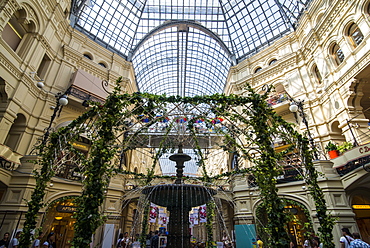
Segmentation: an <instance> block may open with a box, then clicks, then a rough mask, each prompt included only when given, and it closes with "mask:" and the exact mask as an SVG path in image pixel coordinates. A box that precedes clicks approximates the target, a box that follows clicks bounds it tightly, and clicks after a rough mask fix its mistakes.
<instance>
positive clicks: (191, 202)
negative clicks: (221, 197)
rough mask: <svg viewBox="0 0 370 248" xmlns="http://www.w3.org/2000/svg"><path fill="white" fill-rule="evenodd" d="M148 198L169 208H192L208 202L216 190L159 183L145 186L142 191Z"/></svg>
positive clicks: (200, 186) (198, 186) (189, 185)
mask: <svg viewBox="0 0 370 248" xmlns="http://www.w3.org/2000/svg"><path fill="white" fill-rule="evenodd" d="M142 193H143V194H145V195H147V196H148V200H150V201H151V202H153V203H155V204H156V205H159V206H162V207H169V208H176V207H181V208H192V207H196V206H200V205H203V204H206V203H207V202H209V201H210V200H211V198H212V196H214V195H216V193H217V192H216V190H214V189H211V188H207V187H205V186H202V185H194V184H161V185H156V186H151V187H147V188H145V189H144V190H143V191H142Z"/></svg>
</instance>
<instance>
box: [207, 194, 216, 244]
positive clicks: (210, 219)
mask: <svg viewBox="0 0 370 248" xmlns="http://www.w3.org/2000/svg"><path fill="white" fill-rule="evenodd" d="M215 208H216V205H215V202H214V201H213V200H212V201H209V202H207V204H206V209H207V222H206V230H207V242H206V248H213V247H214V246H213V243H214V241H213V223H214V220H215Z"/></svg>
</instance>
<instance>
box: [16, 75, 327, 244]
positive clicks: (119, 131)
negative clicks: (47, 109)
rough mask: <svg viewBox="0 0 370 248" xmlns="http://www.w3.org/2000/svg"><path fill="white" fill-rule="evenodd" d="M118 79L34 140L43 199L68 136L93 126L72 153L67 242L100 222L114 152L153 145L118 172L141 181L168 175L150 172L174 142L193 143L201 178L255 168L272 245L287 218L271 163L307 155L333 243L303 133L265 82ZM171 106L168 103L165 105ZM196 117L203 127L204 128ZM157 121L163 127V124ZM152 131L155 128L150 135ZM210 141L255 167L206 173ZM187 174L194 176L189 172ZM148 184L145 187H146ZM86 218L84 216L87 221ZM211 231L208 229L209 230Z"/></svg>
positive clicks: (82, 238) (33, 206)
mask: <svg viewBox="0 0 370 248" xmlns="http://www.w3.org/2000/svg"><path fill="white" fill-rule="evenodd" d="M120 83H121V79H120V80H118V81H117V84H116V88H115V91H114V92H113V93H112V94H111V95H110V96H109V97H108V98H107V100H106V102H105V104H103V105H101V103H96V104H94V106H93V107H92V108H91V109H90V110H89V111H87V112H86V113H84V114H83V115H82V116H80V117H79V118H77V119H76V120H74V121H73V122H72V123H71V124H70V125H68V127H66V128H62V129H60V130H59V131H57V132H55V133H52V134H51V135H50V136H49V140H48V141H47V142H46V143H44V144H41V145H40V146H39V147H38V151H39V152H40V157H41V158H42V159H41V160H39V161H38V165H39V167H40V168H41V170H40V172H38V174H37V175H39V176H38V177H37V178H39V180H37V183H36V187H35V192H34V193H33V196H32V199H42V197H43V196H44V195H45V192H44V190H45V183H46V182H47V181H48V180H50V179H51V177H52V176H53V173H54V172H55V168H56V167H57V166H58V165H59V164H61V163H63V162H64V159H65V158H66V156H67V155H68V154H69V153H71V152H74V151H75V150H74V148H73V146H72V145H71V141H73V140H75V139H76V138H77V137H78V136H79V135H80V133H85V132H86V130H91V137H92V140H94V143H93V144H92V149H91V154H90V155H91V156H90V157H88V158H84V157H82V156H77V157H76V162H81V165H82V167H81V168H82V169H83V170H84V175H86V177H84V180H83V192H82V195H83V197H80V198H79V201H78V204H79V208H78V209H77V212H76V220H77V222H76V224H75V228H76V237H78V238H77V239H75V240H74V241H73V242H74V245H75V246H79V247H80V246H83V244H88V243H89V242H90V240H91V235H92V233H93V232H94V231H95V230H96V228H98V226H99V225H100V224H101V222H100V220H101V218H100V216H101V215H100V212H99V211H100V208H101V204H102V203H103V200H104V194H105V193H104V191H105V190H106V187H107V185H108V184H109V180H110V177H111V176H112V173H113V172H114V171H115V164H112V163H111V161H112V160H113V158H117V156H119V155H120V154H121V153H122V152H126V151H128V150H132V149H134V148H145V147H146V148H150V149H151V148H153V147H156V148H157V150H156V153H155V154H152V155H151V156H152V157H151V158H152V165H151V166H150V167H149V168H148V170H147V173H146V174H143V173H139V174H135V173H133V172H132V171H125V170H123V171H120V172H121V173H123V174H126V175H128V176H132V177H135V178H139V179H142V181H141V182H142V184H143V185H146V186H148V185H152V184H153V183H155V182H156V181H158V180H155V179H165V178H167V179H170V178H171V177H166V176H161V175H155V172H156V168H157V166H158V161H159V159H160V158H161V156H162V155H163V154H166V153H168V151H171V149H177V146H178V147H179V150H180V152H182V148H184V149H191V148H192V149H193V150H194V151H196V152H197V155H198V156H199V164H198V166H199V168H200V170H201V171H202V177H201V178H199V180H200V182H204V183H205V185H208V184H211V183H212V182H214V181H215V180H217V179H222V178H225V177H226V178H229V177H230V176H231V175H234V174H250V173H252V174H253V175H254V177H255V181H256V183H257V184H258V187H259V190H260V196H261V204H263V207H266V210H267V216H268V223H269V224H268V227H267V229H266V230H267V231H268V232H269V235H268V237H269V243H271V244H278V245H277V246H276V247H285V246H284V245H285V244H286V241H287V239H288V237H287V235H286V233H285V230H284V227H283V226H282V225H281V223H285V221H286V217H285V216H286V214H285V213H284V207H283V206H282V204H281V203H282V199H281V198H280V197H279V196H278V194H277V187H276V183H275V182H276V180H274V179H275V178H276V177H277V176H278V175H279V173H280V172H281V169H282V168H281V167H280V166H277V162H278V161H280V159H282V157H283V156H284V154H287V153H288V152H290V151H292V150H296V151H297V154H299V156H301V158H302V161H305V163H304V165H303V164H301V165H300V166H304V167H305V170H302V173H301V175H302V176H303V178H305V179H306V181H305V182H306V185H307V187H308V189H309V192H310V193H311V194H312V196H313V198H314V199H315V204H316V206H317V214H318V217H319V222H320V225H321V231H322V233H323V235H324V236H325V237H327V238H326V240H325V242H324V245H325V246H326V247H328V248H330V247H333V246H332V245H333V244H332V243H331V239H332V236H331V232H332V227H333V225H334V222H333V221H332V218H331V216H330V214H328V213H327V207H326V203H325V199H324V196H323V192H322V190H321V188H320V187H319V186H318V183H317V178H318V172H317V171H316V169H315V167H314V165H313V162H312V153H311V151H310V148H309V144H308V142H307V139H306V138H304V137H303V136H302V135H301V134H299V133H298V132H297V131H295V130H294V129H293V127H292V126H291V125H290V124H289V123H287V122H285V121H284V120H283V119H282V118H281V117H280V116H277V115H276V113H274V111H273V109H272V108H269V107H268V105H267V102H266V99H267V97H268V94H269V92H270V90H271V88H270V87H267V89H266V93H265V94H263V95H260V94H257V93H255V92H254V90H253V89H252V88H251V87H250V86H249V85H247V86H246V90H247V91H248V92H249V94H248V95H247V96H235V95H231V96H226V95H220V94H216V95H212V96H204V97H200V96H196V97H193V98H191V97H180V96H169V97H167V96H164V95H159V96H158V95H153V94H148V93H139V92H137V93H134V94H121V93H120V90H121V88H120ZM169 106H173V107H172V108H169ZM207 106H208V107H207ZM262 113H263V114H262ZM202 123H204V126H205V127H206V129H204V128H202V125H203V124H202ZM157 124H158V125H157ZM158 126H159V127H158ZM155 127H157V129H155ZM161 127H164V128H162V129H161ZM246 127H247V128H246ZM158 128H159V129H158ZM151 130H153V131H152V132H151ZM159 130H161V131H159ZM205 130H206V131H205ZM151 133H152V134H153V135H148V134H151ZM222 137H223V138H222ZM274 137H279V138H282V139H284V140H285V141H287V142H288V144H290V145H289V147H288V148H287V149H286V151H276V150H275V149H274V147H272V146H271V143H272V139H273V138H274ZM212 144H217V145H218V146H219V147H220V148H221V149H223V151H225V152H228V153H239V154H240V155H241V156H243V159H245V160H249V161H250V162H251V163H253V164H254V165H255V166H254V167H252V168H237V169H236V170H235V171H229V172H226V173H224V174H223V175H214V176H211V174H210V173H209V171H207V167H206V163H205V162H204V161H205V159H204V158H205V157H204V151H203V150H202V149H203V148H204V149H205V148H209V147H210V146H212ZM118 148H119V149H118ZM179 176H180V178H177V179H176V181H178V180H180V181H184V180H187V179H183V178H182V176H181V174H180V175H179ZM188 180H194V178H189V179H188ZM148 188H151V187H147V188H145V189H148ZM86 196H88V197H86ZM40 204H42V202H40V201H37V202H35V201H32V202H30V203H29V211H28V212H27V215H26V222H25V227H26V228H32V226H31V225H29V224H28V223H30V221H34V217H35V215H36V214H35V213H37V211H38V210H39V207H40ZM212 206H214V202H212V203H209V205H208V204H207V209H213V210H214V207H212ZM148 207H149V206H148ZM320 217H321V218H320ZM86 220H87V221H88V222H89V223H86ZM143 223H144V226H143V228H142V230H143V233H144V234H145V233H146V228H145V227H146V226H147V223H146V222H145V221H143ZM86 225H89V226H90V225H91V227H90V228H89V230H86ZM208 225H211V224H210V223H209V224H208ZM210 232H212V230H211V229H210ZM24 233H25V234H24V236H23V237H22V238H23V240H22V241H21V242H25V244H26V242H27V240H29V237H27V234H28V233H29V231H28V230H27V229H24ZM208 234H209V235H210V236H208V237H211V235H212V233H208ZM330 244H332V245H330Z"/></svg>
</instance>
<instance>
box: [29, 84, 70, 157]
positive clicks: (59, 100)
mask: <svg viewBox="0 0 370 248" xmlns="http://www.w3.org/2000/svg"><path fill="white" fill-rule="evenodd" d="M36 85H37V87H38V88H40V89H41V90H43V91H45V92H47V93H51V92H49V91H46V90H44V86H45V85H44V83H43V82H42V81H38V82H37V84H36ZM69 91H70V88H68V89H67V90H66V91H65V92H64V93H61V92H58V93H57V94H53V93H52V94H53V95H54V96H55V100H56V106H55V107H54V111H53V114H52V115H51V118H50V122H49V126H48V127H47V128H46V132H45V134H44V136H43V138H42V141H41V144H42V145H45V144H46V142H47V140H48V138H49V135H50V131H51V126H52V125H53V122H54V119H55V117H57V115H58V116H59V115H60V112H61V111H62V108H63V106H66V105H67V104H68V97H67V95H68V94H69ZM42 150H43V147H41V152H42Z"/></svg>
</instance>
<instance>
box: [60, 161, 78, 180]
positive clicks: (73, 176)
mask: <svg viewBox="0 0 370 248" xmlns="http://www.w3.org/2000/svg"><path fill="white" fill-rule="evenodd" d="M55 176H56V177H60V178H65V179H69V180H73V181H81V180H82V173H81V172H80V170H79V168H78V166H76V165H73V164H63V165H62V166H61V167H60V168H59V169H58V171H57V172H56V173H55Z"/></svg>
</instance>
